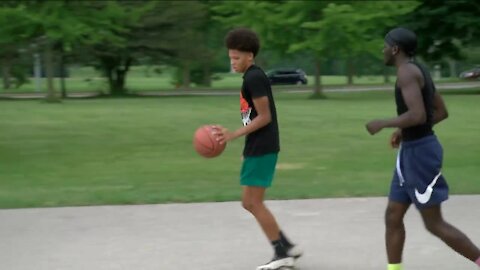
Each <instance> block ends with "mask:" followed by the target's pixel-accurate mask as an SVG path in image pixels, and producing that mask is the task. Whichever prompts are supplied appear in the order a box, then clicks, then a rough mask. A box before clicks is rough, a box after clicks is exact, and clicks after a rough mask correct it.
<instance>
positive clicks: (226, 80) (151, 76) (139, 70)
mask: <svg viewBox="0 0 480 270" xmlns="http://www.w3.org/2000/svg"><path fill="white" fill-rule="evenodd" d="M159 68H160V69H161V70H162V72H161V73H156V72H154V71H153V70H154V69H155V67H152V68H150V71H149V72H148V73H147V71H146V70H147V67H146V66H134V67H132V68H131V70H130V71H129V72H128V76H127V79H126V87H127V89H128V90H129V91H131V92H137V91H161V90H174V89H176V87H175V84H174V82H173V77H172V72H173V71H172V69H171V68H166V67H163V68H162V67H159ZM216 77H218V78H219V79H218V80H213V81H212V86H211V87H210V88H211V89H213V90H215V89H222V90H223V89H235V90H236V89H238V88H239V86H240V85H241V83H242V76H241V75H240V74H231V73H220V74H216ZM390 79H391V81H392V82H393V81H394V80H395V78H394V77H393V76H392V77H391V78H390ZM458 81H459V79H456V78H443V79H441V80H439V81H438V82H458ZM65 82H66V83H65V84H66V88H67V91H68V92H85V91H88V92H90V91H95V92H103V93H108V89H109V87H108V83H107V81H106V79H105V78H103V77H102V76H101V75H100V73H99V72H97V71H95V70H94V69H93V68H91V67H77V68H71V69H70V77H69V78H66V79H65ZM322 84H323V85H331V86H339V85H347V77H346V76H340V75H328V76H322ZM354 84H355V85H381V84H384V79H383V76H373V75H372V76H360V77H354ZM313 85H314V77H313V76H312V75H309V76H308V86H313ZM2 87H3V86H0V93H2V92H9V93H16V92H17V93H18V92H35V91H36V88H35V80H34V78H30V79H29V82H28V83H26V84H24V85H22V86H20V87H19V88H12V89H8V91H7V90H5V89H3V88H2ZM55 87H56V89H57V91H59V89H60V80H59V79H55ZM288 87H292V86H288ZM192 88H198V86H196V85H192ZM45 91H46V80H45V79H42V90H41V92H45Z"/></svg>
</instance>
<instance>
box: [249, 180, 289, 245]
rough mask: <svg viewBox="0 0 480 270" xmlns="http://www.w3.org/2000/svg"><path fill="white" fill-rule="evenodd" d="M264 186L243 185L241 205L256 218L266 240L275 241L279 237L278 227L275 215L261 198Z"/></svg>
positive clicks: (262, 197) (263, 194)
mask: <svg viewBox="0 0 480 270" xmlns="http://www.w3.org/2000/svg"><path fill="white" fill-rule="evenodd" d="M264 196H265V188H263V187H249V186H244V187H243V195H242V206H243V208H245V209H246V210H247V211H249V212H250V213H252V215H253V216H254V217H255V219H256V220H257V222H258V224H259V225H260V227H261V228H262V230H263V232H264V233H265V235H266V236H267V238H268V240H270V241H275V240H279V238H280V229H279V227H278V224H277V221H276V220H275V217H274V216H273V215H272V213H271V212H270V210H269V209H268V208H267V207H266V206H265V204H264V202H263V200H264Z"/></svg>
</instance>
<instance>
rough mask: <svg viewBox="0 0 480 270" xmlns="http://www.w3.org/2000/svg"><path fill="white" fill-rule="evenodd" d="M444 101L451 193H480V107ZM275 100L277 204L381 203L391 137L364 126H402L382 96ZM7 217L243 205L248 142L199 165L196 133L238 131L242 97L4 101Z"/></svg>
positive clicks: (0, 187)
mask: <svg viewBox="0 0 480 270" xmlns="http://www.w3.org/2000/svg"><path fill="white" fill-rule="evenodd" d="M468 93H469V92H466V94H450V95H445V99H446V102H447V105H448V107H449V110H450V115H451V116H450V118H449V119H448V120H447V121H446V122H445V123H442V124H440V125H439V126H438V127H437V128H436V132H437V135H438V136H439V138H440V140H441V142H442V143H443V145H444V149H445V153H446V155H445V168H444V174H445V175H446V177H447V179H449V181H450V187H451V191H452V192H453V193H457V194H458V193H480V181H479V178H478V175H480V166H479V163H480V144H479V143H478V141H477V140H478V135H479V134H480V125H478V124H477V123H478V119H479V118H480V110H478V105H479V104H480V95H478V91H476V93H475V94H468ZM328 97H329V99H327V100H310V99H307V95H304V94H289V93H282V94H278V95H277V96H276V98H277V108H278V114H279V124H280V132H281V147H282V151H281V154H280V158H279V164H278V170H277V174H276V180H275V183H274V186H273V188H272V189H271V190H269V194H268V197H269V198H270V199H292V198H321V197H344V196H383V195H385V194H386V193H387V190H388V186H389V181H390V179H391V175H392V172H393V165H394V159H395V154H396V153H395V151H393V150H391V149H390V148H389V146H388V144H387V141H388V138H389V135H390V133H391V131H390V130H385V131H383V132H381V133H380V134H379V135H377V136H370V135H368V134H367V132H366V131H365V128H364V124H365V122H366V121H367V120H369V119H371V118H378V117H389V116H393V115H394V114H395V110H394V101H393V94H392V93H387V92H364V93H330V94H328ZM0 103H1V104H0V106H1V107H2V117H1V118H0V127H1V130H2V132H0V208H17V207H49V206H66V205H99V204H141V203H164V202H193V201H225V200H238V199H239V198H240V188H239V183H238V182H239V181H238V173H239V167H240V154H241V150H242V146H243V139H239V140H237V141H234V142H232V143H230V144H229V145H228V146H227V149H226V150H225V152H224V153H223V155H222V156H220V157H218V158H215V159H210V160H207V159H203V158H200V157H199V156H198V155H196V153H195V152H194V151H193V148H192V135H193V132H194V130H195V129H196V128H197V127H198V126H200V125H202V124H206V123H220V124H223V125H225V126H226V127H228V128H231V129H233V128H236V127H239V125H240V123H241V121H240V119H239V113H238V99H237V98H236V97H175V98H174V97H164V98H103V99H86V100H66V101H64V102H63V103H60V104H47V103H43V102H41V101H2V102H0Z"/></svg>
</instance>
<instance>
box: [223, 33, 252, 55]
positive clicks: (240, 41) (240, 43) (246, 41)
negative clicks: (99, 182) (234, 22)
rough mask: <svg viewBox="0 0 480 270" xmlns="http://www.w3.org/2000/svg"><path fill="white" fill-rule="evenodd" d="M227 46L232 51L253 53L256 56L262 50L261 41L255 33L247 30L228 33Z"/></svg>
mask: <svg viewBox="0 0 480 270" xmlns="http://www.w3.org/2000/svg"><path fill="white" fill-rule="evenodd" d="M225 46H226V47H227V48H228V49H230V50H239V51H242V52H251V53H253V56H256V55H257V53H258V51H259V50H260V41H259V39H258V36H257V34H256V33H255V32H253V31H252V30H250V29H247V28H236V29H233V30H231V31H230V32H228V34H227V36H226V37H225Z"/></svg>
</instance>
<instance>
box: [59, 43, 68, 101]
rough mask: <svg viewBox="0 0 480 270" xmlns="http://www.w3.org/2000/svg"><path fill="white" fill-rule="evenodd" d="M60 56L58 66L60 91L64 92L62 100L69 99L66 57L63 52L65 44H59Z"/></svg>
mask: <svg viewBox="0 0 480 270" xmlns="http://www.w3.org/2000/svg"><path fill="white" fill-rule="evenodd" d="M58 49H59V54H58V66H59V68H60V89H61V92H62V98H66V97H67V87H66V84H65V76H66V74H65V55H64V51H63V44H61V43H60V44H59V48H58Z"/></svg>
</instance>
